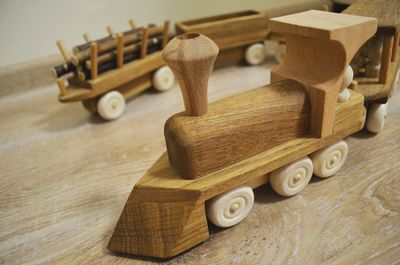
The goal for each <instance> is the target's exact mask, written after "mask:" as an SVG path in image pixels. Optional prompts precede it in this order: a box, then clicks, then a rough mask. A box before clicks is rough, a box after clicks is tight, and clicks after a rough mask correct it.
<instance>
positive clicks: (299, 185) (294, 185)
mask: <svg viewBox="0 0 400 265" xmlns="http://www.w3.org/2000/svg"><path fill="white" fill-rule="evenodd" d="M312 173H313V165H312V162H311V159H310V158H308V157H304V158H302V159H299V160H297V161H294V162H292V163H290V164H288V165H286V166H283V167H281V168H279V169H277V170H275V171H273V172H272V173H271V175H270V182H271V186H272V188H273V189H274V191H276V192H277V193H279V194H280V195H282V196H293V195H295V194H297V193H299V192H300V191H302V190H303V189H304V188H305V187H306V186H307V184H308V182H309V181H310V179H311V177H312Z"/></svg>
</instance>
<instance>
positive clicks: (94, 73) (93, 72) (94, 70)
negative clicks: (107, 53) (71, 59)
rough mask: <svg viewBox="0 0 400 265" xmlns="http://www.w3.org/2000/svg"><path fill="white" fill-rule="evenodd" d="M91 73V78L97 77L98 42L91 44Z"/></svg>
mask: <svg viewBox="0 0 400 265" xmlns="http://www.w3.org/2000/svg"><path fill="white" fill-rule="evenodd" d="M90 65H91V69H90V75H91V79H95V78H97V43H95V42H93V43H91V44H90Z"/></svg>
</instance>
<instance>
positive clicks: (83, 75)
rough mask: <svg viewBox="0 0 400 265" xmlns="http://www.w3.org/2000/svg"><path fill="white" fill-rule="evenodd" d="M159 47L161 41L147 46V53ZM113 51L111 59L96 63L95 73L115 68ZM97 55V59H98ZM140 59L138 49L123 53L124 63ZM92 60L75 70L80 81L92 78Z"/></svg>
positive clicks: (98, 73) (157, 49)
mask: <svg viewBox="0 0 400 265" xmlns="http://www.w3.org/2000/svg"><path fill="white" fill-rule="evenodd" d="M160 49H161V42H158V43H157V44H155V45H152V46H150V47H149V48H148V51H147V53H148V54H151V53H153V52H156V51H159V50H160ZM115 56H116V55H115V53H114V57H113V59H111V60H109V61H106V62H104V63H102V64H98V65H97V75H100V74H103V73H105V72H107V71H110V70H113V69H115V68H117V62H116V60H115ZM99 58H100V57H98V58H97V59H99ZM137 59H140V51H139V50H137V51H136V52H133V53H129V54H124V64H125V65H126V64H127V63H129V62H132V61H133V60H137ZM91 66H92V62H90V61H87V62H86V63H85V64H84V65H80V67H79V68H78V70H77V74H78V78H79V80H81V81H85V80H90V79H93V78H92V75H91V68H92V67H91Z"/></svg>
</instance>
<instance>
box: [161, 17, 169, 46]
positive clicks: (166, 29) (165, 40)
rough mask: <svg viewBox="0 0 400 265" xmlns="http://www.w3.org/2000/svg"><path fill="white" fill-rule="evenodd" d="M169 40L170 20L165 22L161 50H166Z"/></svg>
mask: <svg viewBox="0 0 400 265" xmlns="http://www.w3.org/2000/svg"><path fill="white" fill-rule="evenodd" d="M168 39H169V20H165V22H164V30H163V39H162V44H161V49H164V47H165V45H167V43H168Z"/></svg>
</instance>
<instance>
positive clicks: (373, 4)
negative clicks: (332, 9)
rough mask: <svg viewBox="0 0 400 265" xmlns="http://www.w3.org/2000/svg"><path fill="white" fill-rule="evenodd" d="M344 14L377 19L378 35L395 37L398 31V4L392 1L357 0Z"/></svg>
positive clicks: (399, 16)
mask: <svg viewBox="0 0 400 265" xmlns="http://www.w3.org/2000/svg"><path fill="white" fill-rule="evenodd" d="M343 13H345V14H352V15H358V16H366V17H375V18H377V19H378V26H379V29H378V33H382V34H390V35H395V34H396V32H399V31H400V2H399V1H392V0H358V1H356V2H355V3H354V4H352V5H351V6H349V7H348V8H347V9H346V10H344V11H343Z"/></svg>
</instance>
